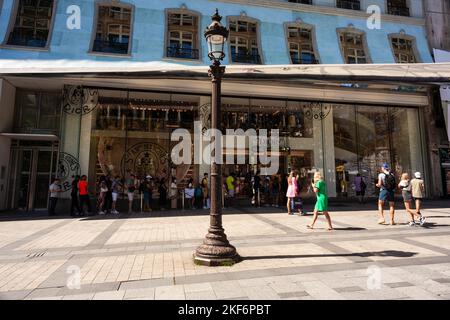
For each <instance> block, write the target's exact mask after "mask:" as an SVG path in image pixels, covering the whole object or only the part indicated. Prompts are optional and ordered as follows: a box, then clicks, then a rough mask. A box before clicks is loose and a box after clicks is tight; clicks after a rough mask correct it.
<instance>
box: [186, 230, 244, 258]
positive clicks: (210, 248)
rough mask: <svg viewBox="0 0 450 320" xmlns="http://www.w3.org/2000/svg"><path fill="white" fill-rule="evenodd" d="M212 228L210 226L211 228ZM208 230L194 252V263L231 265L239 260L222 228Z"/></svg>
mask: <svg viewBox="0 0 450 320" xmlns="http://www.w3.org/2000/svg"><path fill="white" fill-rule="evenodd" d="M211 229H212V228H211ZM211 229H210V230H209V233H208V234H207V235H206V239H205V241H204V242H203V244H202V245H200V246H199V247H198V248H197V250H196V251H195V253H194V263H195V264H199V265H203V266H209V267H213V266H231V265H233V264H235V263H237V262H239V261H240V260H241V257H240V256H239V255H238V253H237V252H236V248H235V247H233V246H232V245H231V244H230V243H229V242H228V240H227V236H226V235H225V233H224V230H223V229H222V228H221V230H220V229H219V230H211Z"/></svg>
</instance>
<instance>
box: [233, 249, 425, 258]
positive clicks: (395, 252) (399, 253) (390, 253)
mask: <svg viewBox="0 0 450 320" xmlns="http://www.w3.org/2000/svg"><path fill="white" fill-rule="evenodd" d="M416 254H417V252H408V251H398V250H385V251H379V252H356V253H329V254H328V253H326V254H300V255H295V254H293V255H274V256H253V257H242V256H241V258H242V260H265V259H293V258H326V257H366V258H367V257H397V258H410V257H413V256H415V255H416Z"/></svg>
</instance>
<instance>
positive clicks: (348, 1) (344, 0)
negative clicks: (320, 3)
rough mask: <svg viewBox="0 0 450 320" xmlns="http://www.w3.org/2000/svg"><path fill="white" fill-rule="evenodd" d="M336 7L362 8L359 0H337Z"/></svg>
mask: <svg viewBox="0 0 450 320" xmlns="http://www.w3.org/2000/svg"><path fill="white" fill-rule="evenodd" d="M336 7H338V8H341V9H350V10H361V3H360V1H359V0H337V1H336Z"/></svg>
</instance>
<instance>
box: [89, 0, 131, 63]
mask: <svg viewBox="0 0 450 320" xmlns="http://www.w3.org/2000/svg"><path fill="white" fill-rule="evenodd" d="M130 35H131V8H129V7H114V6H104V5H101V6H99V7H98V17H97V30H96V35H95V40H94V45H93V47H92V51H93V52H101V53H113V54H128V53H129V50H130Z"/></svg>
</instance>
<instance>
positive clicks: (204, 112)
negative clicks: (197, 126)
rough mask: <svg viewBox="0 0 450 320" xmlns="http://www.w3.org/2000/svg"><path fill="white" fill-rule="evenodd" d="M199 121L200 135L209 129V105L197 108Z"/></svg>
mask: <svg viewBox="0 0 450 320" xmlns="http://www.w3.org/2000/svg"><path fill="white" fill-rule="evenodd" d="M198 110H199V116H200V121H201V122H202V134H203V135H204V134H205V132H206V130H208V129H209V128H211V103H209V102H208V103H205V104H202V105H201V106H200V107H199V108H198Z"/></svg>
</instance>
